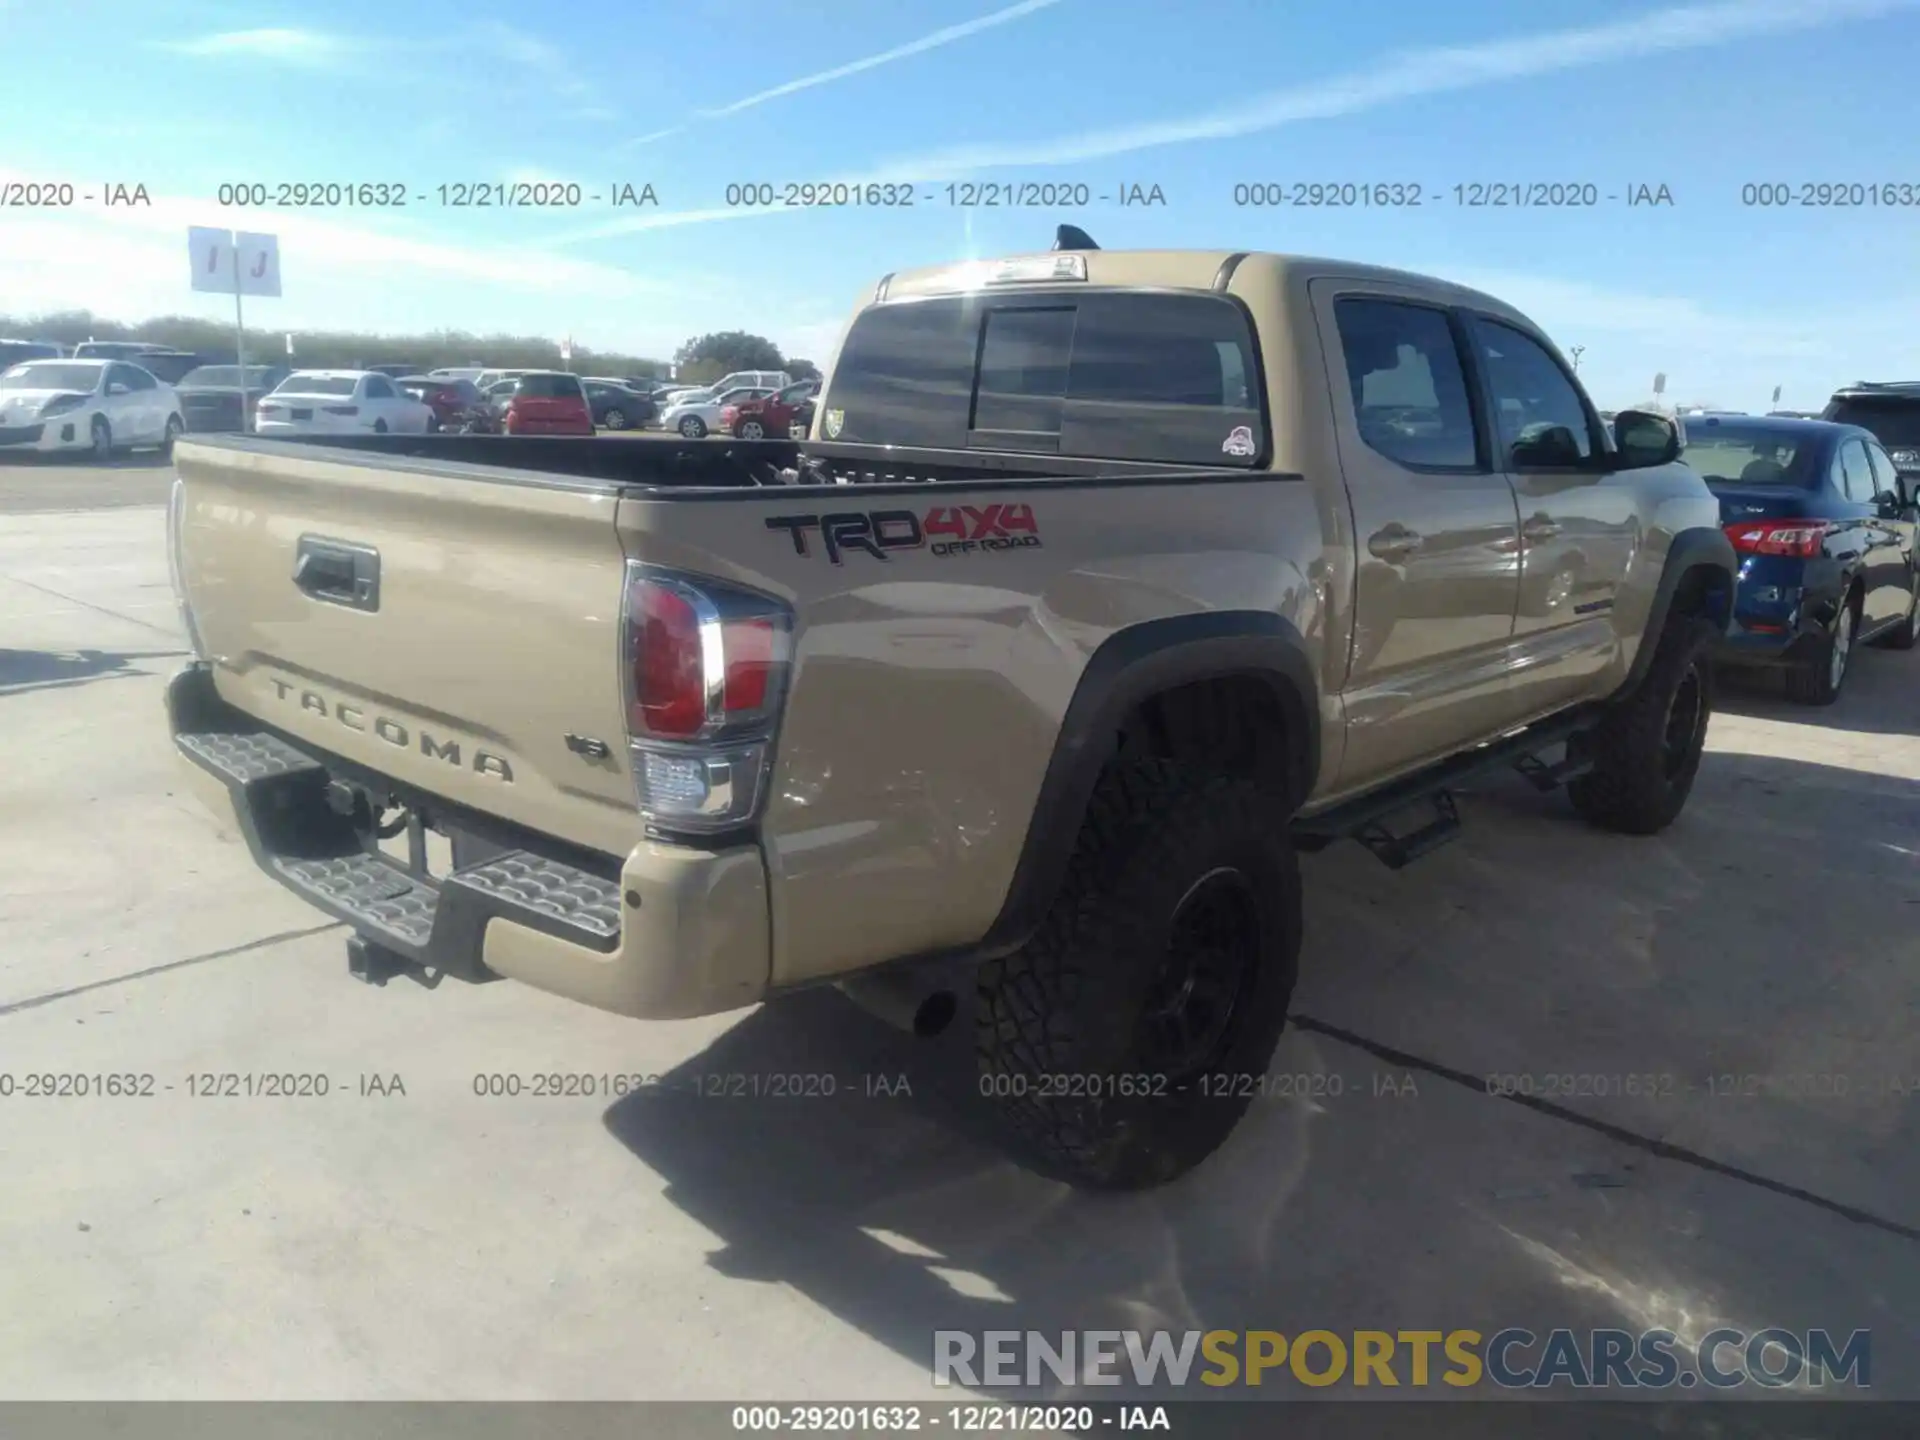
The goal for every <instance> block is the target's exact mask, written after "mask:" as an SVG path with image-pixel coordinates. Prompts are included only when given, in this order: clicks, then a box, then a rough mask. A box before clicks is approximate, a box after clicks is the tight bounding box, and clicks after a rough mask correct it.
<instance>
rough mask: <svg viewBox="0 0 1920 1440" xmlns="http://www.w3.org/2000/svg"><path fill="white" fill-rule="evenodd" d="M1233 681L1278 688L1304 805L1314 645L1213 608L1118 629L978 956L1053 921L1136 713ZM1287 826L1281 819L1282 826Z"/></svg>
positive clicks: (1093, 672) (1083, 694) (1081, 701)
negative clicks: (1189, 690)
mask: <svg viewBox="0 0 1920 1440" xmlns="http://www.w3.org/2000/svg"><path fill="white" fill-rule="evenodd" d="M1233 676H1247V677H1250V678H1254V679H1258V680H1262V681H1264V682H1265V683H1266V684H1268V685H1269V686H1271V687H1272V689H1273V692H1274V697H1275V699H1276V700H1278V702H1279V704H1280V707H1281V713H1282V714H1284V715H1285V716H1286V724H1287V733H1288V737H1289V748H1290V758H1291V762H1292V763H1291V767H1290V773H1289V776H1288V779H1289V782H1290V785H1289V788H1290V793H1291V794H1292V795H1293V796H1294V798H1295V799H1296V801H1297V800H1304V799H1305V798H1306V796H1307V795H1309V794H1311V793H1312V790H1313V787H1314V785H1315V784H1317V783H1318V781H1319V772H1320V709H1319V703H1318V701H1319V685H1318V683H1317V681H1316V678H1315V676H1316V667H1315V665H1314V663H1313V659H1312V656H1311V653H1310V652H1309V651H1308V649H1307V643H1306V640H1305V639H1304V638H1303V637H1302V636H1301V634H1300V631H1299V630H1298V629H1297V628H1296V627H1295V626H1294V625H1293V624H1292V622H1290V621H1289V620H1287V619H1286V618H1284V617H1283V616H1280V615H1276V614H1273V613H1271V612H1268V611H1260V610H1207V611H1202V612H1200V613H1197V614H1190V615H1177V616H1169V617H1166V618H1164V619H1159V620H1147V621H1142V622H1141V623H1139V624H1137V625H1130V626H1128V627H1127V628H1125V629H1123V630H1120V631H1117V632H1115V633H1114V634H1112V635H1110V636H1108V637H1107V639H1106V640H1104V641H1103V642H1102V643H1101V645H1100V647H1099V648H1098V649H1096V650H1095V651H1094V652H1093V655H1092V656H1091V657H1090V658H1089V659H1088V661H1087V664H1086V668H1085V669H1084V670H1082V671H1081V673H1080V680H1079V683H1078V684H1077V685H1076V686H1075V688H1074V692H1073V699H1072V700H1071V701H1070V702H1069V703H1068V705H1067V713H1066V716H1065V718H1064V719H1063V720H1062V721H1061V725H1060V731H1059V734H1058V735H1057V736H1056V738H1055V740H1054V747H1053V755H1052V758H1051V759H1050V760H1049V761H1048V763H1047V770H1046V774H1045V776H1044V777H1043V778H1042V780H1041V783H1040V790H1039V794H1038V796H1037V797H1036V798H1035V801H1034V807H1033V815H1032V818H1031V819H1030V820H1029V821H1028V824H1027V837H1026V841H1025V843H1024V844H1023V846H1022V847H1021V851H1020V859H1019V862H1018V863H1017V864H1016V866H1015V868H1014V873H1013V879H1012V881H1011V883H1010V884H1009V885H1008V887H1007V896H1006V899H1005V901H1004V902H1003V903H1002V905H1001V908H1000V914H999V916H998V917H997V918H996V919H995V920H994V923H993V925H992V927H991V928H990V929H989V930H988V932H987V934H986V935H985V936H984V937H983V938H982V940H981V942H980V945H979V947H978V950H979V953H981V954H983V955H991V954H1004V953H1006V952H1007V951H1009V950H1013V949H1016V948H1018V947H1019V946H1020V945H1022V944H1024V943H1025V942H1026V940H1027V938H1028V937H1029V936H1030V935H1031V934H1032V933H1033V931H1034V930H1035V929H1036V928H1037V927H1038V926H1039V924H1040V922H1041V920H1042V919H1043V918H1044V917H1045V916H1046V913H1047V910H1048V908H1049V907H1050V906H1051V905H1052V903H1053V899H1054V896H1055V895H1057V894H1058V893H1059V890H1060V886H1061V884H1062V883H1063V882H1064V881H1065V879H1066V874H1067V863H1068V861H1069V860H1070V859H1071V858H1072V855H1073V849H1074V843H1075V841H1076V840H1077V839H1078V837H1079V834H1080V827H1081V824H1082V821H1083V820H1084V819H1085V817H1086V813H1087V806H1088V805H1089V803H1090V802H1091V801H1092V799H1093V791H1094V787H1095V785H1096V784H1098V782H1099V779H1100V772H1101V771H1102V769H1103V768H1105V766H1106V764H1107V762H1108V760H1110V759H1111V758H1112V757H1113V754H1114V752H1115V750H1116V749H1117V748H1118V745H1119V741H1120V733H1121V730H1122V728H1123V726H1124V725H1125V723H1126V720H1127V718H1128V716H1129V715H1130V714H1132V712H1133V711H1134V709H1135V708H1136V707H1137V706H1138V705H1139V704H1140V703H1141V702H1142V701H1144V700H1146V699H1147V698H1149V697H1150V696H1153V695H1156V694H1159V693H1161V692H1162V691H1165V690H1171V689H1174V688H1176V687H1178V686H1181V685H1186V684H1190V683H1192V682H1194V681H1199V680H1216V679H1225V678H1229V677H1233ZM1284 819H1285V817H1284V816H1282V815H1279V814H1276V815H1275V817H1274V823H1275V824H1276V825H1278V824H1281V823H1283V821H1284Z"/></svg>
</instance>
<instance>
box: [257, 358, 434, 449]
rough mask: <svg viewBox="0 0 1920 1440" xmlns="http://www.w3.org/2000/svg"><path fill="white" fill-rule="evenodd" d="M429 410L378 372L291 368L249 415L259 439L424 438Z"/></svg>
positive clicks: (428, 420) (428, 424)
mask: <svg viewBox="0 0 1920 1440" xmlns="http://www.w3.org/2000/svg"><path fill="white" fill-rule="evenodd" d="M432 423H433V409H432V407H431V406H428V405H423V404H421V403H420V401H418V400H416V399H414V398H413V397H412V396H411V395H408V394H407V393H405V392H404V391H402V390H401V389H400V388H399V387H398V386H396V385H395V384H394V383H393V380H392V379H391V378H390V377H388V376H386V375H382V374H381V373H380V372H379V371H377V370H296V371H294V372H293V374H291V375H289V376H287V378H286V379H284V380H282V381H281V382H280V383H279V385H277V386H276V387H275V388H274V389H273V390H272V391H271V392H269V393H268V394H267V395H266V396H265V397H264V398H263V399H262V400H261V401H260V404H259V407H258V408H257V409H256V410H255V411H254V426H253V428H254V429H255V431H257V432H258V433H259V434H262V435H358V434H364V433H366V432H368V431H371V432H373V433H374V434H376V435H386V434H389V433H391V434H395V435H424V434H426V433H427V430H428V429H429V428H430V427H431V425H432Z"/></svg>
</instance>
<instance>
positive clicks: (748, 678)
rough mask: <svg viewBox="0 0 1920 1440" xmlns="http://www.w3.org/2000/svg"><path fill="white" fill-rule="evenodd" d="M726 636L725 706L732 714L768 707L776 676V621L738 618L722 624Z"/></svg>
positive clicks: (748, 712)
mask: <svg viewBox="0 0 1920 1440" xmlns="http://www.w3.org/2000/svg"><path fill="white" fill-rule="evenodd" d="M722 630H723V633H724V635H725V637H726V664H727V683H726V696H725V700H724V707H725V709H726V712H727V714H728V715H730V716H737V715H743V714H753V713H755V712H757V711H760V710H764V709H766V706H767V692H768V689H769V688H770V682H771V680H772V678H773V658H774V657H773V645H774V627H773V621H771V620H768V619H760V618H755V619H749V620H735V621H731V622H729V623H727V624H726V625H724V626H723V627H722Z"/></svg>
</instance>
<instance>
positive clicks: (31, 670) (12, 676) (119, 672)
mask: <svg viewBox="0 0 1920 1440" xmlns="http://www.w3.org/2000/svg"><path fill="white" fill-rule="evenodd" d="M186 653H187V652H186V651H185V650H0V696H5V695H23V694H25V693H26V692H27V691H29V690H58V689H64V688H66V687H68V686H73V685H87V684H91V683H92V682H93V681H95V680H115V679H122V678H125V677H128V676H133V675H145V674H146V673H148V672H146V671H144V670H141V669H138V668H137V663H136V662H138V661H141V660H171V659H178V658H180V657H181V656H183V655H185V654H186Z"/></svg>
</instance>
